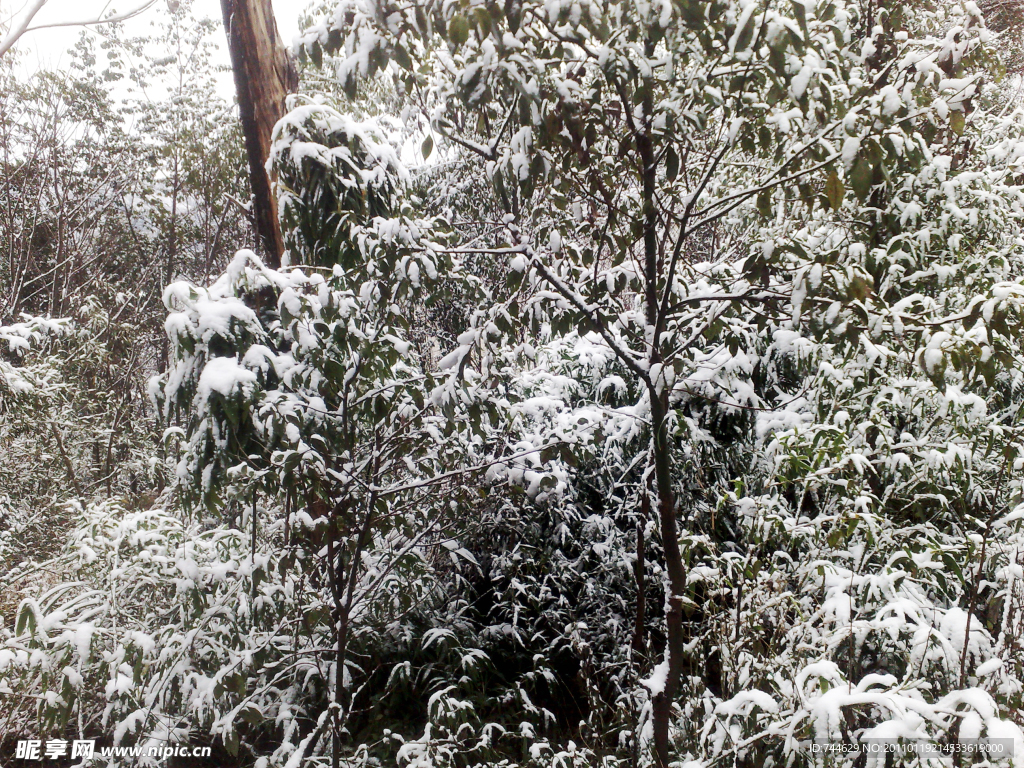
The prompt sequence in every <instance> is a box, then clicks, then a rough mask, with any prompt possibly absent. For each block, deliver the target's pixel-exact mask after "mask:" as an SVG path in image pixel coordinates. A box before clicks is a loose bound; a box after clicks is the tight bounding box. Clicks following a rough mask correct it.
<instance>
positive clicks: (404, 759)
mask: <svg viewBox="0 0 1024 768" xmlns="http://www.w3.org/2000/svg"><path fill="white" fill-rule="evenodd" d="M864 14H865V10H864V9H863V8H862V7H861V6H859V5H855V4H846V3H839V2H822V3H817V4H816V3H803V2H795V3H782V2H779V3H776V2H763V3H761V2H743V1H741V0H737V1H736V2H733V1H732V0H712V2H708V3H694V2H689V1H688V0H682V2H674V3H667V2H666V3H654V4H648V3H639V4H634V3H619V2H615V1H611V2H607V3H603V4H598V3H586V2H558V0H551V1H549V2H546V3H539V2H533V1H532V0H525V1H524V2H511V3H507V4H505V6H503V7H498V6H496V5H494V4H487V3H475V2H443V3H442V2H436V3H435V2H430V3H425V4H413V5H394V4H391V3H387V2H372V1H370V0H344V2H342V3H341V4H340V5H339V6H338V8H337V11H336V13H334V15H333V16H332V17H331V18H329V19H328V20H327V21H325V22H324V23H323V25H321V26H320V27H319V28H315V29H313V30H312V31H310V32H309V33H308V34H307V35H306V36H305V37H304V38H303V41H302V46H303V47H302V50H303V52H304V55H305V56H307V57H308V58H309V59H311V60H312V61H313V62H314V63H316V64H321V63H323V62H324V61H325V58H324V57H325V55H327V56H329V57H331V56H333V59H331V58H328V59H326V60H327V61H329V62H331V63H332V66H335V68H336V74H337V75H338V77H339V80H340V82H341V84H342V86H343V87H344V89H345V91H346V93H348V94H349V96H350V98H351V99H353V101H352V102H351V104H350V106H351V111H352V114H348V113H345V112H343V111H341V110H339V109H337V108H335V107H332V106H328V105H327V104H325V103H319V102H317V101H316V100H308V101H306V100H296V102H295V104H294V105H293V106H294V109H293V110H292V112H291V113H290V114H289V115H288V116H287V117H286V118H285V119H284V120H282V121H281V122H280V123H279V125H278V126H277V129H276V131H275V145H274V150H273V157H272V160H271V166H272V169H273V171H274V174H275V177H276V179H277V192H278V196H279V202H280V214H281V220H282V223H283V227H284V230H285V240H286V243H287V245H288V249H289V252H288V254H287V255H288V257H289V260H290V265H289V266H286V267H284V268H282V269H280V270H270V269H267V268H266V267H265V266H264V264H263V263H262V262H261V261H260V259H259V258H258V257H257V256H256V255H255V254H253V253H251V252H248V251H244V250H243V251H240V252H239V253H238V255H237V256H236V257H235V258H234V260H233V261H232V262H231V263H230V264H229V266H228V267H227V269H226V271H225V272H224V274H223V275H221V276H220V277H219V278H217V279H216V280H215V281H213V282H212V283H211V284H209V285H205V286H204V285H198V284H195V283H191V282H187V281H178V282H175V283H172V284H171V285H169V286H168V288H167V289H166V291H165V292H164V302H165V304H166V307H167V310H168V312H169V314H168V317H167V321H166V326H165V328H166V331H167V336H168V339H169V344H170V354H169V360H168V367H167V369H166V371H164V372H163V373H162V374H161V375H159V376H158V377H155V378H154V379H153V380H152V382H151V387H150V392H151V395H152V396H153V398H154V401H155V402H156V403H157V405H158V407H159V410H160V413H161V416H162V422H163V424H164V426H165V427H166V430H165V432H164V444H165V447H166V450H168V451H169V452H171V453H173V454H174V455H175V457H176V461H177V465H176V466H177V469H176V482H175V485H174V488H173V489H172V492H170V493H168V494H167V495H166V496H165V497H164V498H163V499H162V503H163V506H162V507H161V506H156V507H154V508H152V509H150V510H145V511H139V510H133V509H129V508H126V507H125V506H124V505H119V504H118V503H117V502H106V503H103V504H97V505H93V506H88V507H80V508H76V509H77V513H78V514H79V515H80V516H81V519H82V523H81V526H80V529H79V532H78V534H77V535H76V537H75V540H74V542H73V543H72V544H71V546H70V547H69V548H68V550H67V552H66V553H65V554H64V555H63V556H62V559H59V560H57V561H55V563H59V564H60V567H61V568H63V569H64V570H63V571H62V574H63V575H62V579H63V581H62V582H61V583H60V584H59V585H58V586H56V587H54V588H53V589H52V590H50V591H49V592H43V591H41V590H39V591H38V593H37V594H30V595H29V596H27V597H26V599H25V600H24V601H23V602H22V604H21V606H20V608H19V609H18V612H17V616H16V620H15V622H14V623H13V624H12V626H11V627H10V628H9V629H8V630H6V636H5V646H4V650H2V651H0V660H2V663H0V684H2V685H6V686H8V687H9V688H10V689H11V690H20V691H32V692H34V693H36V694H38V696H39V698H38V699H34V700H30V699H26V700H25V701H26V702H29V701H31V702H32V703H31V705H29V703H26V704H25V705H23V706H22V707H19V708H18V709H16V710H15V711H14V713H13V715H12V718H13V722H14V723H15V726H14V727H15V729H18V728H20V729H25V728H27V727H28V723H29V722H30V720H31V718H33V717H36V716H41V717H42V718H43V720H44V722H45V723H46V724H47V726H48V727H50V728H52V729H54V730H58V731H59V730H62V729H66V728H69V727H78V728H79V729H80V730H82V729H84V728H85V727H86V726H85V724H89V723H99V724H101V726H102V727H103V728H107V729H108V730H109V732H110V733H112V734H113V736H114V737H115V738H116V739H120V740H124V741H131V742H141V741H144V740H146V739H165V738H174V739H182V738H186V737H188V738H197V737H198V736H197V735H198V734H204V736H205V737H207V738H216V739H217V740H218V743H219V744H221V745H223V747H225V748H226V749H228V750H229V751H232V752H237V753H239V754H240V755H243V756H245V759H246V760H250V761H251V762H252V763H254V764H256V765H258V766H261V767H269V766H285V765H291V766H297V765H301V764H304V761H306V760H311V761H313V762H314V763H315V764H323V765H327V764H331V765H333V766H340V765H356V764H358V765H378V764H396V763H397V764H398V765H401V766H416V768H434V767H435V766H436V768H447V767H448V766H451V767H452V768H454V767H455V766H459V767H460V768H462V767H463V766H467V765H469V766H476V765H479V766H483V765H505V766H527V765H529V766H551V767H552V768H554V767H555V766H595V765H603V766H609V767H610V766H615V765H622V766H625V765H627V764H629V765H652V764H653V765H659V766H662V765H663V766H667V765H669V764H670V763H672V764H676V765H684V766H687V768H705V767H706V768H711V766H720V765H737V766H746V765H801V766H804V765H805V766H811V765H815V766H816V765H824V764H830V765H832V764H834V765H855V764H858V763H856V760H857V757H856V755H854V754H850V753H845V754H836V753H832V754H830V755H829V756H828V757H825V756H822V754H820V753H818V754H815V753H812V752H811V751H810V750H809V749H808V747H807V742H809V741H811V740H815V739H817V740H819V741H829V740H831V741H834V742H840V741H846V742H855V741H858V740H864V739H880V740H888V741H891V742H897V741H903V742H910V741H915V740H923V741H934V742H938V743H943V744H949V743H956V742H957V741H958V740H964V739H976V738H1009V739H1013V740H1014V743H1015V745H1016V749H1017V750H1018V753H1017V754H1016V755H1008V756H1004V757H1003V758H1001V763H999V761H995V762H996V763H999V764H1016V763H1019V762H1021V761H1022V760H1024V734H1022V733H1021V730H1020V727H1021V722H1020V716H1019V713H1020V711H1021V707H1022V706H1024V655H1022V647H1024V646H1022V644H1021V637H1022V636H1024V613H1022V611H1024V592H1022V589H1024V584H1022V583H1021V580H1022V579H1024V553H1022V546H1024V540H1022V538H1021V535H1022V533H1021V530H1020V528H1021V520H1022V518H1024V503H1022V498H1024V487H1022V485H1021V483H1022V480H1021V477H1022V474H1021V472H1022V469H1024V440H1022V433H1021V424H1020V414H1021V410H1022V408H1024V348H1022V341H1021V340H1022V330H1024V284H1022V282H1021V280H1022V278H1021V275H1022V274H1024V239H1022V238H1021V235H1020V231H1021V225H1022V223H1024V221H1022V219H1024V136H1022V134H1021V129H1020V122H1021V117H1022V114H1021V110H1020V109H1019V104H1018V103H1017V102H1016V101H1015V100H1014V99H1013V98H1011V95H1010V93H1009V91H1007V90H1004V89H1003V88H1004V87H1003V86H1001V85H999V84H998V83H995V82H994V81H993V78H991V77H989V74H990V72H992V71H995V70H996V69H997V68H998V63H997V62H996V61H995V59H994V57H995V51H994V49H993V48H992V46H991V42H992V41H991V35H990V33H989V32H988V30H987V29H986V28H985V26H984V21H983V20H982V18H981V16H980V14H979V12H978V9H977V8H976V7H975V6H974V5H973V4H972V3H966V4H965V5H964V6H963V7H952V6H950V7H943V8H942V9H940V10H937V11H932V10H928V9H926V8H923V7H919V6H918V5H916V4H903V5H900V6H898V7H891V8H884V9H880V10H878V11H877V14H876V13H875V12H871V15H868V16H865V15H864ZM371 80H372V81H373V82H372V85H373V87H374V88H377V89H388V88H390V89H392V91H391V92H392V93H393V94H394V95H395V96H396V98H398V99H400V100H401V102H402V105H403V106H402V110H401V114H400V115H397V116H378V117H375V118H372V119H370V118H365V115H366V114H368V113H369V112H371V111H372V110H363V109H361V108H360V106H359V99H360V98H361V94H363V93H365V92H366V91H365V89H366V88H367V87H368V85H367V83H368V82H369V81H371ZM356 115H362V117H359V118H357V117H356ZM364 118H365V119H364ZM418 132H419V136H418V137H417V138H420V137H422V153H423V155H424V159H425V161H426V162H425V163H424V164H422V165H419V166H418V167H413V168H407V167H405V164H403V162H402V158H403V156H405V155H406V154H407V152H406V148H404V147H403V146H402V144H403V143H407V141H408V139H409V137H410V136H413V135H416V134H417V133H418ZM417 143H418V142H417ZM435 145H436V151H437V154H436V155H435V154H434V152H435ZM431 158H432V160H431ZM25 567H26V568H28V567H31V566H28V565H26V566H25ZM30 591H31V590H30ZM86 680H88V681H89V682H88V683H85V682H83V681H86ZM76 721H77V722H78V723H79V725H77V726H75V725H74V724H75V722H76ZM903 760H904V762H903V764H920V765H926V764H929V763H928V762H927V760H926V759H925V758H923V757H914V756H906V757H904V758H903ZM823 761H824V762H823ZM828 761H831V762H828Z"/></svg>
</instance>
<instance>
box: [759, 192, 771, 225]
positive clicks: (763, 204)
mask: <svg viewBox="0 0 1024 768" xmlns="http://www.w3.org/2000/svg"><path fill="white" fill-rule="evenodd" d="M757 212H758V213H759V214H761V216H763V217H764V218H766V219H770V218H771V216H772V193H771V190H769V189H762V190H761V191H760V192H758V193H757Z"/></svg>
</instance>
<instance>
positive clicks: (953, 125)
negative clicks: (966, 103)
mask: <svg viewBox="0 0 1024 768" xmlns="http://www.w3.org/2000/svg"><path fill="white" fill-rule="evenodd" d="M966 124H967V118H966V117H964V113H963V112H950V113H949V127H950V129H951V130H952V131H953V133H955V134H956V135H957V136H963V135H964V127H965V126H966Z"/></svg>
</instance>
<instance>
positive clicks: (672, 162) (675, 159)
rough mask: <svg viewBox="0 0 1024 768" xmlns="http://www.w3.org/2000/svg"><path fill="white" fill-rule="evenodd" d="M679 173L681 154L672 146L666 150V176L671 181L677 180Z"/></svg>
mask: <svg viewBox="0 0 1024 768" xmlns="http://www.w3.org/2000/svg"><path fill="white" fill-rule="evenodd" d="M678 175H679V155H677V154H676V151H675V150H674V149H673V148H672V147H671V146H670V147H669V148H668V150H667V151H666V152H665V176H666V177H667V178H668V180H669V181H675V180H676V176H678Z"/></svg>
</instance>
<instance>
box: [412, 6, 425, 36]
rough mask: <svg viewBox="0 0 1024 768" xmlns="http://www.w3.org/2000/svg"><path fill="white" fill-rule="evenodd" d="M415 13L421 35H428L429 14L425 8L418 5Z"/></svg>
mask: <svg viewBox="0 0 1024 768" xmlns="http://www.w3.org/2000/svg"><path fill="white" fill-rule="evenodd" d="M414 13H415V16H416V28H417V29H418V30H419V31H420V33H422V34H424V35H425V34H427V31H428V29H429V27H428V25H427V14H426V13H425V12H424V11H423V6H422V5H420V4H419V3H417V4H416V6H415V11H414Z"/></svg>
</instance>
